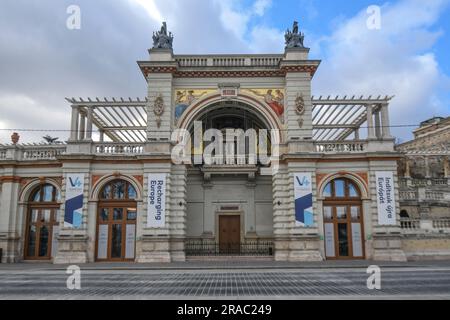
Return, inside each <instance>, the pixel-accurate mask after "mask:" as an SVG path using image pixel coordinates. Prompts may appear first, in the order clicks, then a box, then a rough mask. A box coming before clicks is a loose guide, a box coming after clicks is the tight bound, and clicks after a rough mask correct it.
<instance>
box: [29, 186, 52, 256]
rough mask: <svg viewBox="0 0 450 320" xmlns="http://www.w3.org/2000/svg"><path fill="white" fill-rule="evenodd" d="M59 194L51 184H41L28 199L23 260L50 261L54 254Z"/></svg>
mask: <svg viewBox="0 0 450 320" xmlns="http://www.w3.org/2000/svg"><path fill="white" fill-rule="evenodd" d="M58 202H59V192H58V190H57V189H56V187H55V186H53V185H51V184H41V185H40V186H38V187H37V188H36V189H35V190H33V192H32V193H31V196H30V198H29V202H28V209H27V220H26V232H25V246H24V249H25V251H24V259H25V260H50V259H51V258H52V257H53V256H54V255H55V252H56V249H57V248H56V241H57V239H56V236H57V234H58V232H59V207H60V204H59V203H58Z"/></svg>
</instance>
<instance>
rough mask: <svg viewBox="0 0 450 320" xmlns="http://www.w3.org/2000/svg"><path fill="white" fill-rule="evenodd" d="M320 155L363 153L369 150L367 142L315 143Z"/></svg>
mask: <svg viewBox="0 0 450 320" xmlns="http://www.w3.org/2000/svg"><path fill="white" fill-rule="evenodd" d="M315 147H316V151H317V152H320V153H362V152H366V150H367V142H365V141H329V142H327V141H324V142H316V143H315Z"/></svg>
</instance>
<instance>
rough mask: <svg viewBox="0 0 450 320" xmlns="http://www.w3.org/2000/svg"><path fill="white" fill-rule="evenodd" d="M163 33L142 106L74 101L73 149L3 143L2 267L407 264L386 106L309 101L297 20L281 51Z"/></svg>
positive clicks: (146, 71) (143, 66)
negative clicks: (178, 45) (254, 50)
mask: <svg viewBox="0 0 450 320" xmlns="http://www.w3.org/2000/svg"><path fill="white" fill-rule="evenodd" d="M153 40H154V44H153V48H152V49H150V50H149V52H150V58H149V60H147V61H140V62H138V64H139V68H140V70H141V71H142V73H143V75H144V77H145V80H146V81H147V83H148V92H147V94H146V98H143V99H137V100H133V99H112V100H106V99H105V100H100V99H79V100H77V99H67V100H68V102H69V103H70V105H71V112H72V121H71V128H70V132H71V134H70V137H69V139H68V141H67V142H66V143H63V144H55V143H50V144H35V145H23V144H20V143H19V141H18V140H19V137H18V135H14V136H13V137H12V138H13V143H12V144H7V145H6V144H5V145H2V146H1V147H0V181H1V191H0V199H1V202H0V203H1V207H0V248H1V249H2V252H3V253H2V261H3V262H18V261H23V260H44V261H53V262H54V263H84V262H95V261H99V262H101V261H136V262H142V263H144V262H171V261H186V260H187V259H191V258H197V259H198V258H199V257H202V258H204V259H211V258H212V257H213V256H232V257H234V256H237V255H241V256H245V257H263V258H265V259H274V260H277V261H300V262H301V261H322V260H326V259H373V260H395V261H404V260H406V255H405V252H404V250H403V243H402V241H403V236H402V228H401V227H402V225H401V220H400V203H399V199H400V198H399V190H398V185H399V180H398V175H397V162H398V161H399V160H400V158H401V154H400V153H399V152H397V151H396V150H395V149H394V138H393V137H392V136H391V133H390V130H389V110H388V108H389V102H390V100H391V98H390V97H378V98H372V97H369V98H366V97H347V96H346V97H333V98H332V97H319V98H315V97H313V96H312V88H311V80H312V79H313V77H314V74H315V73H316V70H317V69H318V68H319V65H320V61H318V60H310V59H309V57H308V56H309V49H308V48H305V47H304V46H303V40H304V35H303V34H302V33H301V32H299V31H298V25H297V24H294V28H293V30H292V31H289V32H287V33H286V39H285V40H286V49H285V52H284V53H281V54H271V55H175V54H174V53H173V50H172V42H173V35H172V34H170V33H168V31H167V26H166V25H163V27H162V29H161V31H159V32H157V33H155V34H154V36H153ZM210 129H213V130H212V131H211V130H210ZM211 132H212V133H211ZM229 132H234V133H235V134H237V133H240V132H244V137H243V140H241V142H242V144H240V143H239V140H238V139H234V138H233V139H231V140H230V139H229V138H228V137H229V136H228V133H229ZM261 132H266V133H267V132H268V133H269V134H268V135H267V136H264V135H260V133H261ZM220 133H226V134H227V135H226V139H225V140H222V138H221V136H220ZM198 137H200V140H198V139H197V138H198ZM261 137H262V138H261ZM211 146H213V147H214V148H211ZM222 147H223V148H222ZM211 149H212V151H211ZM208 150H209V151H211V152H209V153H206V151H208ZM264 150H266V151H267V152H266V153H264ZM238 151H242V152H238ZM185 152H186V153H185ZM177 154H182V157H181V160H182V161H179V159H178V157H176V155H177ZM186 154H187V155H186ZM261 155H263V156H261ZM175 158H177V159H175Z"/></svg>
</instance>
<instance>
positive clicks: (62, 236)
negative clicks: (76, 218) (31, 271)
mask: <svg viewBox="0 0 450 320" xmlns="http://www.w3.org/2000/svg"><path fill="white" fill-rule="evenodd" d="M70 173H84V181H83V184H84V187H83V209H82V212H83V217H82V225H81V228H79V229H73V228H67V227H65V226H64V214H65V212H64V208H65V206H64V205H62V206H61V211H60V221H59V223H60V230H59V237H58V252H57V254H56V256H55V257H54V258H53V263H54V264H83V263H88V262H93V261H89V258H88V256H89V250H94V249H93V248H90V247H89V225H88V223H89V216H90V215H96V214H97V213H96V212H89V206H88V201H89V190H90V164H89V163H76V164H75V163H71V164H69V165H68V164H63V177H64V178H63V181H62V192H61V201H62V203H64V202H65V201H66V185H67V175H68V174H70ZM92 221H95V220H92ZM91 256H92V252H91Z"/></svg>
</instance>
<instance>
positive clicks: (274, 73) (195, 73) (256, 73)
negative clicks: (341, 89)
mask: <svg viewBox="0 0 450 320" xmlns="http://www.w3.org/2000/svg"><path fill="white" fill-rule="evenodd" d="M141 70H142V72H143V74H144V75H145V77H148V75H149V74H155V73H171V74H173V75H174V77H175V78H273V77H285V76H286V74H287V73H294V72H298V73H309V74H310V75H311V77H313V76H314V74H315V73H316V71H317V66H316V65H300V66H299V65H295V66H294V65H286V66H283V67H282V68H281V69H274V70H230V71H227V70H189V71H180V70H178V68H177V67H175V66H142V67H141Z"/></svg>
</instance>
